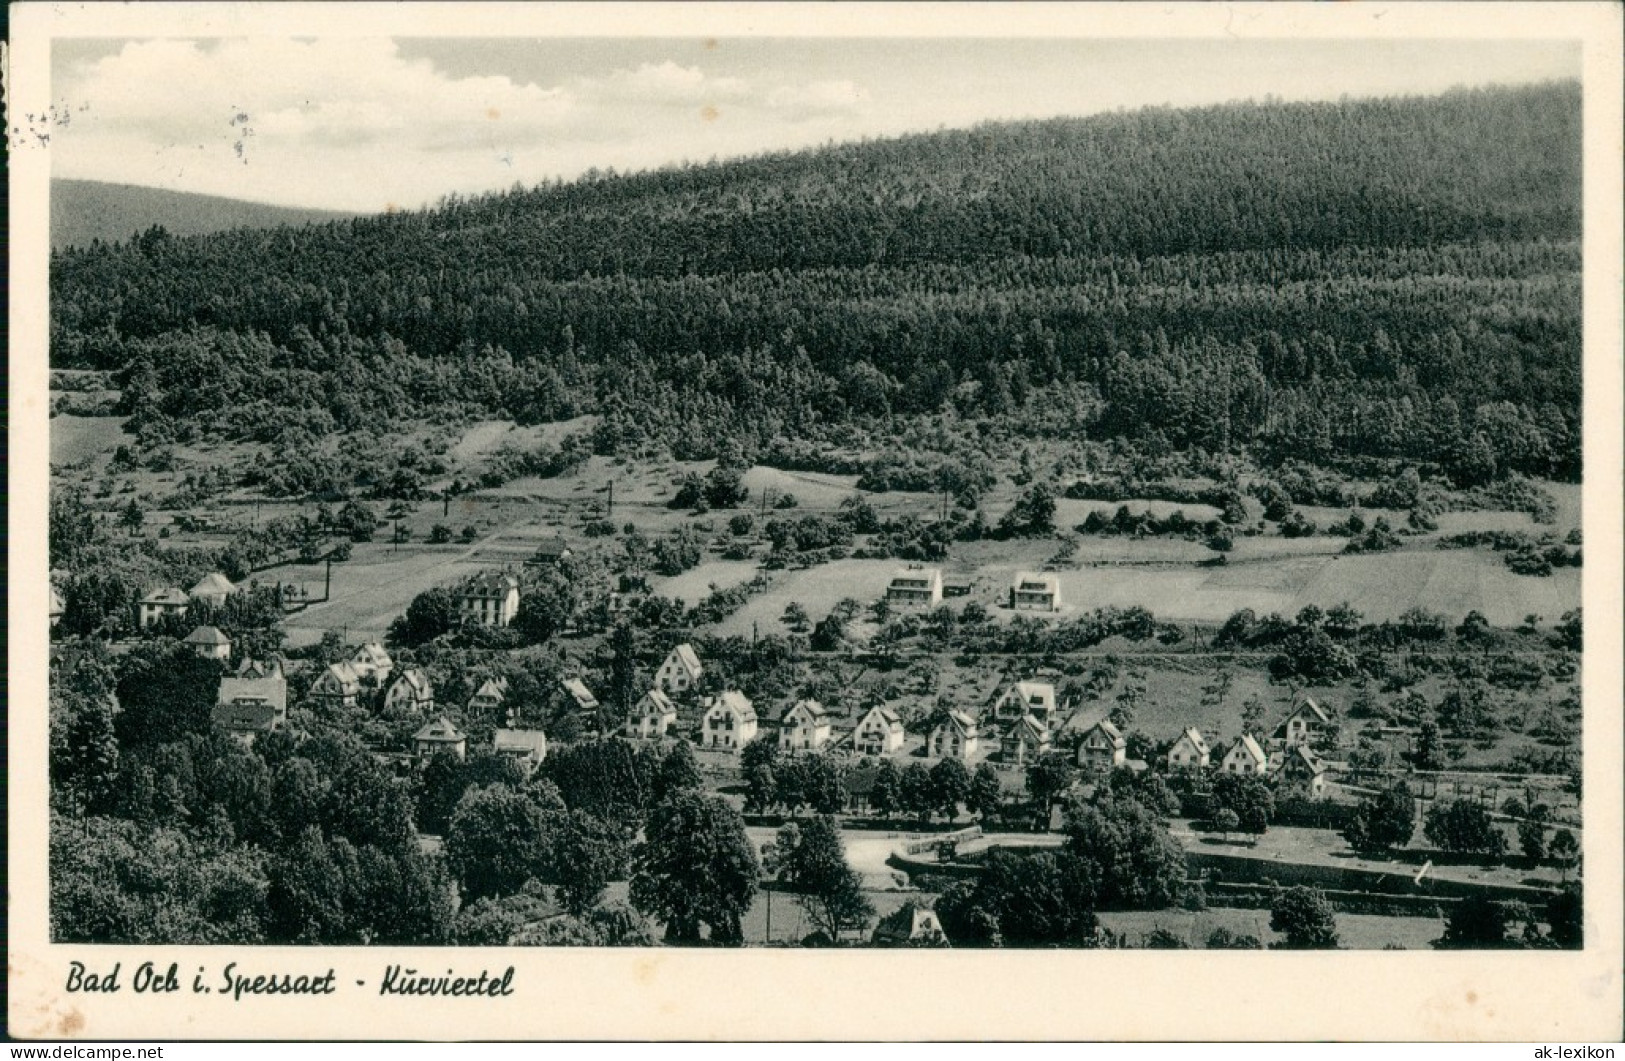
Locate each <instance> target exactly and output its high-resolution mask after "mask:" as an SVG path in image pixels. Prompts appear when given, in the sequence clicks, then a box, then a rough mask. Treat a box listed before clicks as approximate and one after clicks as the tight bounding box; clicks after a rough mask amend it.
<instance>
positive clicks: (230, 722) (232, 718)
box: [209, 700, 282, 733]
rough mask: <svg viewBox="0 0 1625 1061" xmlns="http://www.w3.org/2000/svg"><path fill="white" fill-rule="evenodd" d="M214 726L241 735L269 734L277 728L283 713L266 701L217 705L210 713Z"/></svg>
mask: <svg viewBox="0 0 1625 1061" xmlns="http://www.w3.org/2000/svg"><path fill="white" fill-rule="evenodd" d="M209 717H210V718H211V719H213V721H214V724H215V725H217V726H219V727H220V728H221V729H228V730H233V731H235V732H239V733H250V732H254V733H268V732H270V731H271V730H273V729H275V728H276V724H277V720H278V719H279V718H281V717H282V716H281V713H280V712H278V711H277V709H276V707H275V706H274V705H272V704H269V703H267V702H265V701H264V700H239V701H234V702H232V703H229V704H215V705H214V709H213V710H212V711H211V712H210V713H209Z"/></svg>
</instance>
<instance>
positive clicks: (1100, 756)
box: [1078, 718, 1128, 774]
mask: <svg viewBox="0 0 1625 1061" xmlns="http://www.w3.org/2000/svg"><path fill="white" fill-rule="evenodd" d="M1127 759H1128V741H1127V739H1125V738H1124V736H1123V734H1122V731H1121V730H1119V729H1118V728H1117V727H1116V726H1114V725H1112V722H1111V719H1108V718H1103V719H1101V720H1100V721H1099V722H1096V723H1095V724H1094V725H1092V726H1090V727H1089V728H1088V729H1086V730H1084V731H1083V740H1081V741H1079V742H1078V765H1079V766H1080V767H1082V768H1083V769H1085V770H1087V771H1089V772H1090V773H1098V774H1106V773H1111V772H1112V771H1113V770H1115V769H1117V768H1118V767H1120V766H1122V765H1123V764H1124V762H1125V761H1126V760H1127Z"/></svg>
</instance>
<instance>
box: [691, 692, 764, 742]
mask: <svg viewBox="0 0 1625 1061" xmlns="http://www.w3.org/2000/svg"><path fill="white" fill-rule="evenodd" d="M755 736H756V708H754V707H752V706H751V702H750V699H749V698H748V697H746V696H745V694H744V693H741V692H738V691H737V690H733V689H730V690H728V691H727V692H725V693H721V694H719V695H717V696H713V697H709V698H708V699H707V700H706V708H705V718H704V719H703V720H702V722H701V738H700V743H701V745H702V746H703V747H706V748H731V749H738V748H743V747H744V746H745V745H747V744H749V743H750V742H751V740H752V739H754V738H755Z"/></svg>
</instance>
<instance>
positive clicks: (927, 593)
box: [886, 567, 942, 608]
mask: <svg viewBox="0 0 1625 1061" xmlns="http://www.w3.org/2000/svg"><path fill="white" fill-rule="evenodd" d="M886 603H887V604H890V605H891V606H892V607H893V608H935V607H936V606H937V605H939V604H941V603H942V572H941V570H939V569H938V568H935V567H911V568H909V569H908V570H906V571H899V572H897V574H896V575H894V576H893V577H892V580H891V584H890V585H888V586H887V587H886Z"/></svg>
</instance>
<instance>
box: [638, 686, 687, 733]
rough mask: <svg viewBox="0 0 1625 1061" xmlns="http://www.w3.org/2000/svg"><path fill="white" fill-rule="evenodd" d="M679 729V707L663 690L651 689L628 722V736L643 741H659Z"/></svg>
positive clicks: (639, 701) (640, 701)
mask: <svg viewBox="0 0 1625 1061" xmlns="http://www.w3.org/2000/svg"><path fill="white" fill-rule="evenodd" d="M676 728H677V705H676V704H674V703H672V702H671V697H669V696H667V695H666V693H665V690H663V689H650V690H649V691H648V692H646V693H644V694H643V696H642V698H641V699H639V700H638V702H637V705H636V706H635V707H633V708H632V714H631V716H630V717H629V718H627V720H626V735H627V736H628V737H638V738H640V739H642V740H659V739H661V738H662V737H666V736H669V735H670V734H671V731H672V730H673V729H676Z"/></svg>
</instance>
